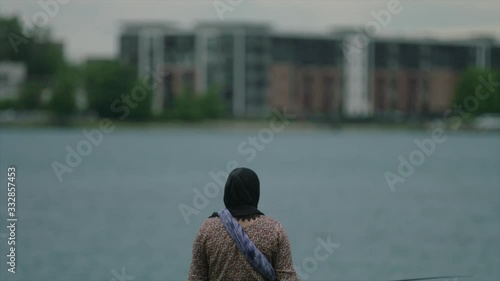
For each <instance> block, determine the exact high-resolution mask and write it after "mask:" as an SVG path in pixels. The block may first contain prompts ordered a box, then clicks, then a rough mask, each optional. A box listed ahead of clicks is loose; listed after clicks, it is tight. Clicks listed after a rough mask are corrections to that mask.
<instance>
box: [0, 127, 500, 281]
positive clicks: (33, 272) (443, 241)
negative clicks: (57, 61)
mask: <svg viewBox="0 0 500 281" xmlns="http://www.w3.org/2000/svg"><path fill="white" fill-rule="evenodd" d="M257 132H258V131H257V130H255V131H253V130H248V131H240V132H234V131H224V130H205V129H192V130H187V129H185V130H184V129H168V130H166V129H165V130H160V129H156V130H154V129H122V130H117V131H115V132H113V133H111V134H107V135H105V136H104V139H103V141H102V143H100V144H99V145H98V146H94V147H93V148H92V151H91V153H90V154H89V155H88V156H84V157H83V158H82V161H81V163H80V164H79V165H78V166H76V167H75V168H74V170H73V171H72V172H71V173H65V174H64V175H63V181H62V182H59V180H58V179H57V177H56V175H55V173H54V170H53V168H52V166H51V165H52V163H53V162H54V161H57V162H60V163H62V164H64V163H65V157H66V155H67V151H66V150H65V147H66V146H67V145H69V146H70V147H72V148H75V147H76V146H77V144H78V143H79V142H80V141H81V140H85V137H84V136H83V135H82V133H81V130H76V129H75V130H56V129H32V130H6V129H2V130H1V132H0V159H1V160H0V174H1V175H2V176H1V177H0V181H1V182H0V187H1V189H2V191H1V192H0V194H1V197H0V198H1V203H0V208H1V209H0V218H1V220H0V226H1V227H0V234H6V233H7V229H6V227H5V226H6V225H7V221H6V219H7V207H6V197H5V195H6V187H7V179H6V173H7V166H8V165H11V164H13V165H15V166H16V167H17V179H16V180H17V216H18V222H17V229H16V231H17V236H16V239H17V244H16V245H17V259H16V261H17V265H16V273H15V274H11V273H8V272H7V264H6V261H7V257H6V254H7V253H6V248H7V241H6V239H5V237H4V238H2V236H0V279H1V280H13V281H17V280H23V281H24V280H30V281H31V280H32V281H37V280H51V281H59V280H61V281H67V280H68V281H79V280H85V281H91V280H106V281H108V280H115V281H122V280H120V278H117V277H116V275H115V273H121V271H122V269H123V268H124V270H125V272H126V274H127V275H128V276H129V277H130V276H134V277H133V280H139V281H147V280H185V279H186V276H187V272H188V268H189V263H190V260H191V246H192V242H193V239H194V236H195V234H196V231H197V230H198V228H199V226H200V224H201V223H202V222H203V220H204V219H205V218H206V217H208V216H209V215H210V214H211V213H212V212H214V211H217V210H219V209H221V208H222V207H223V204H222V190H218V194H216V196H215V198H209V199H208V201H209V202H208V206H206V207H205V206H203V207H204V208H201V210H199V214H198V215H191V216H190V217H189V223H188V224H186V221H185V220H184V218H183V216H182V215H181V212H180V210H179V205H180V204H181V203H183V204H186V206H191V207H194V206H193V197H194V195H195V193H194V191H193V189H197V190H200V191H201V192H203V187H204V186H205V185H206V184H208V183H211V182H215V181H214V180H213V179H212V178H211V177H210V176H209V172H210V171H214V172H219V171H225V170H226V165H227V163H228V162H230V161H231V160H234V161H237V162H238V163H239V165H241V166H247V167H250V168H252V169H254V170H255V171H256V172H257V174H258V175H259V177H260V179H261V201H260V205H259V207H260V209H261V210H262V211H263V212H264V213H266V214H267V215H269V216H271V217H273V218H275V219H277V220H279V221H280V222H281V223H282V224H283V225H284V227H285V229H286V230H287V233H288V236H289V239H290V241H291V245H292V254H293V259H294V263H295V264H296V265H298V266H302V267H303V265H304V261H306V263H305V264H306V267H307V266H309V271H310V273H308V276H307V278H306V279H307V280H390V279H399V278H401V279H402V278H411V277H427V276H435V275H473V277H472V278H469V279H461V280H500V135H498V134H485V133H474V134H473V133H455V134H449V135H448V139H447V140H446V141H445V142H444V143H442V144H437V146H436V149H435V151H434V152H433V153H432V154H431V155H430V156H426V158H425V160H424V162H423V164H421V165H420V166H418V167H416V169H415V172H414V173H413V174H412V175H411V176H409V177H408V178H406V179H405V181H404V183H398V184H397V185H396V187H395V191H394V192H392V191H391V190H390V188H389V187H388V184H387V182H386V180H385V178H384V172H386V171H391V172H393V173H397V166H398V164H399V160H398V156H399V155H402V156H403V157H405V158H406V159H408V155H409V154H410V153H411V152H412V151H414V150H415V149H416V148H417V146H416V145H415V143H414V140H415V139H424V138H428V137H429V136H430V133H429V132H389V131H387V132H382V131H380V132H378V131H366V132H365V131H332V132H329V131H286V130H285V132H282V133H279V134H277V135H276V136H275V137H274V139H273V140H272V141H271V142H270V143H268V144H265V147H264V148H263V149H262V150H261V151H258V150H255V158H254V159H251V161H248V160H247V158H248V157H249V156H250V153H248V154H243V155H242V154H241V153H239V152H238V146H239V145H240V144H241V143H242V142H243V141H245V140H246V139H247V137H248V136H252V135H253V136H255V135H257ZM249 147H250V146H249V145H244V146H243V148H244V149H249ZM327 237H330V239H331V241H334V242H335V243H338V244H340V247H338V248H336V249H335V251H334V252H333V253H331V254H330V255H329V256H328V259H326V260H325V261H320V262H318V263H317V266H316V264H312V263H309V264H307V261H309V262H310V260H311V257H314V250H315V248H316V247H317V245H318V242H317V239H318V238H321V239H327ZM308 258H309V259H308ZM315 267H317V268H315ZM122 279H123V278H122ZM123 280H127V281H131V280H132V277H130V279H123Z"/></svg>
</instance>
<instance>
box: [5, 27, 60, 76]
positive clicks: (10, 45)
mask: <svg viewBox="0 0 500 281" xmlns="http://www.w3.org/2000/svg"><path fill="white" fill-rule="evenodd" d="M0 61H20V62H24V63H25V64H26V66H27V69H28V80H33V79H37V80H40V79H51V77H53V76H54V75H55V74H56V73H57V72H58V71H60V69H61V68H62V67H64V56H63V46H62V44H61V43H57V42H53V41H52V39H51V36H50V30H49V29H41V28H35V29H34V30H29V33H27V32H25V31H24V29H23V26H22V24H21V22H20V21H19V19H18V18H15V17H13V18H3V17H0Z"/></svg>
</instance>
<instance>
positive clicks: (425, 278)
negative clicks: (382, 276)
mask: <svg viewBox="0 0 500 281" xmlns="http://www.w3.org/2000/svg"><path fill="white" fill-rule="evenodd" d="M462 277H472V276H470V275H461V276H458V275H457V276H436V277H423V278H413V279H398V280H390V281H417V280H436V279H447V278H462Z"/></svg>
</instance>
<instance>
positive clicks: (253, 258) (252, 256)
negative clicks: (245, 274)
mask: <svg viewBox="0 0 500 281" xmlns="http://www.w3.org/2000/svg"><path fill="white" fill-rule="evenodd" d="M217 213H218V215H219V219H220V220H221V222H222V224H223V225H224V227H225V228H226V230H227V232H229V235H230V236H231V238H233V240H234V242H235V243H236V246H237V247H238V249H240V251H241V252H242V253H243V255H244V256H245V258H246V259H247V261H248V262H249V263H250V264H251V265H252V267H253V268H254V269H255V270H257V271H258V272H259V273H260V274H262V276H264V277H265V278H266V279H267V280H269V281H275V280H276V273H275V272H274V268H273V266H272V265H271V263H269V261H268V260H267V258H266V256H264V254H262V253H261V251H259V249H257V247H256V246H255V244H254V243H253V242H252V240H250V238H248V235H247V234H246V233H245V231H243V228H242V227H241V225H240V224H239V223H238V222H237V221H236V220H235V219H234V218H233V216H232V215H231V213H230V212H229V210H228V209H224V210H222V211H219V212H217Z"/></svg>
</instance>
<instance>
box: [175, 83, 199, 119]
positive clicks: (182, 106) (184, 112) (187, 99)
mask: <svg viewBox="0 0 500 281" xmlns="http://www.w3.org/2000/svg"><path fill="white" fill-rule="evenodd" d="M174 111H175V114H174V116H175V117H176V118H178V119H181V120H184V121H199V120H201V119H202V117H203V113H202V111H201V108H200V102H199V99H198V98H197V97H196V96H195V95H194V93H192V92H188V91H186V90H183V91H182V92H181V93H180V94H179V95H177V96H175V97H174Z"/></svg>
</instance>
